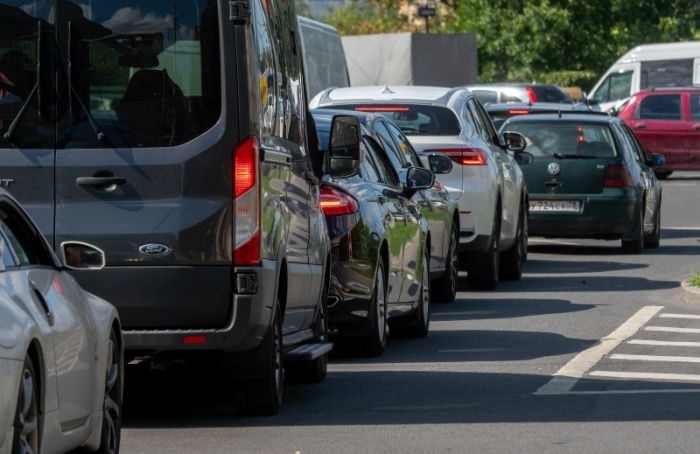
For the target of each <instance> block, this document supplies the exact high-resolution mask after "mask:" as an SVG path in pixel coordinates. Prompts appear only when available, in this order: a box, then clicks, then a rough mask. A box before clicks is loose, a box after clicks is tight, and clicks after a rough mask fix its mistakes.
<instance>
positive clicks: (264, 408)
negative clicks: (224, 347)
mask: <svg viewBox="0 0 700 454" xmlns="http://www.w3.org/2000/svg"><path fill="white" fill-rule="evenodd" d="M251 354H252V355H256V356H258V355H259V358H260V359H261V360H262V363H263V369H264V371H263V374H262V376H259V377H255V378H243V379H240V380H238V383H237V386H236V393H235V405H236V409H237V410H238V413H239V414H241V415H245V416H271V415H274V414H277V412H278V411H279V409H280V407H281V406H282V395H283V393H284V367H283V366H282V316H281V314H280V308H279V304H278V303H277V304H275V307H274V318H273V320H272V325H271V326H270V327H269V328H268V330H267V334H266V335H265V338H264V339H263V341H262V343H261V344H260V345H259V346H258V348H257V349H255V350H254V351H253V352H252V353H251Z"/></svg>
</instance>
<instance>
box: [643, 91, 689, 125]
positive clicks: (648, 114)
mask: <svg viewBox="0 0 700 454" xmlns="http://www.w3.org/2000/svg"><path fill="white" fill-rule="evenodd" d="M637 112H638V118H640V119H643V120H680V119H681V95H649V96H646V97H645V98H644V99H642V100H641V102H640V103H639V107H638V111H637Z"/></svg>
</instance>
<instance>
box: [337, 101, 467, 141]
mask: <svg viewBox="0 0 700 454" xmlns="http://www.w3.org/2000/svg"><path fill="white" fill-rule="evenodd" d="M332 108H333V109H345V110H354V111H356V112H369V113H378V114H381V115H384V116H385V117H387V118H389V119H391V120H392V121H393V122H394V123H396V125H397V126H398V127H399V128H401V130H402V131H403V133H404V134H406V135H407V136H411V135H413V136H456V135H459V133H460V130H461V129H460V125H459V120H458V119H457V116H456V115H455V113H454V112H453V111H452V110H450V109H448V108H446V107H440V106H428V105H421V104H362V105H360V104H356V105H342V106H336V105H334V106H332Z"/></svg>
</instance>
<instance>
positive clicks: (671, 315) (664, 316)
mask: <svg viewBox="0 0 700 454" xmlns="http://www.w3.org/2000/svg"><path fill="white" fill-rule="evenodd" d="M659 317H660V318H683V319H690V320H700V315H694V314H661V315H659Z"/></svg>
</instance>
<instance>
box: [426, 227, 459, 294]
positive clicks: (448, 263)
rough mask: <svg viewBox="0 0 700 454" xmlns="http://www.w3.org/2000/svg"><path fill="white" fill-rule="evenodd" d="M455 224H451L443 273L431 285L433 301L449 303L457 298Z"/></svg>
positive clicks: (457, 264)
mask: <svg viewBox="0 0 700 454" xmlns="http://www.w3.org/2000/svg"><path fill="white" fill-rule="evenodd" d="M457 241H459V240H458V235H457V223H456V222H454V221H453V222H452V232H450V245H449V247H448V248H447V257H446V259H445V272H444V273H442V276H440V277H439V278H437V279H435V280H434V281H433V282H432V283H431V286H430V287H431V289H432V292H433V293H432V298H433V301H435V302H438V303H451V302H453V301H454V300H455V297H456V296H457V280H458V279H459V274H458V273H459V256H458V254H457Z"/></svg>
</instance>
